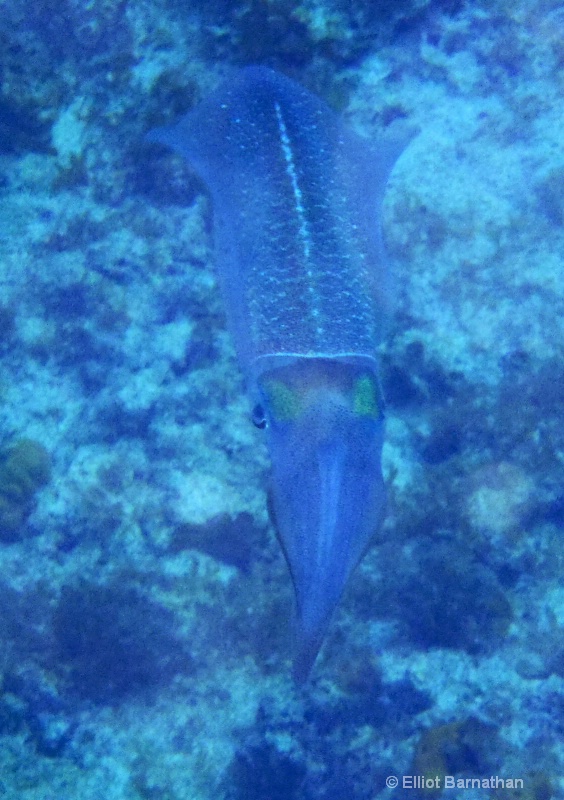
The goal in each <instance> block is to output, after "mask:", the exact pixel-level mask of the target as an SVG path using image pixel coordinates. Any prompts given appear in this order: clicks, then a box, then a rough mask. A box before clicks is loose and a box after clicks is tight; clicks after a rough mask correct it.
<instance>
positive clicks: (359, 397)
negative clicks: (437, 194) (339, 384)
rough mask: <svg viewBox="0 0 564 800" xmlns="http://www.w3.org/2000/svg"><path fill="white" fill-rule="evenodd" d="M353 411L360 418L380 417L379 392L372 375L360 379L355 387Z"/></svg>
mask: <svg viewBox="0 0 564 800" xmlns="http://www.w3.org/2000/svg"><path fill="white" fill-rule="evenodd" d="M353 411H354V413H355V414H356V415H357V416H358V417H378V416H379V414H380V408H379V406H378V391H377V388H376V384H375V381H374V379H373V378H372V377H371V376H370V375H363V376H362V377H361V378H358V380H357V381H356V383H355V385H354V394H353Z"/></svg>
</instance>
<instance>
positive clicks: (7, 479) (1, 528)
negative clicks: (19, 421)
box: [0, 439, 51, 542]
mask: <svg viewBox="0 0 564 800" xmlns="http://www.w3.org/2000/svg"><path fill="white" fill-rule="evenodd" d="M50 478H51V459H50V457H49V454H48V453H47V451H46V450H45V448H44V447H43V445H41V444H39V442H36V441H34V440H33V439H18V440H17V441H15V442H13V443H12V444H11V445H9V446H8V447H6V448H5V449H4V450H3V451H2V452H0V539H1V540H3V541H8V542H11V541H14V540H15V539H17V538H18V536H19V533H20V530H21V527H22V525H23V523H24V522H25V520H26V518H27V516H28V514H29V513H30V511H31V509H32V507H33V500H34V497H35V494H36V493H37V491H38V490H39V489H41V487H42V486H45V485H46V484H47V483H48V482H49V480H50Z"/></svg>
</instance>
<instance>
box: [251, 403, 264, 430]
mask: <svg viewBox="0 0 564 800" xmlns="http://www.w3.org/2000/svg"><path fill="white" fill-rule="evenodd" d="M251 419H252V421H253V425H254V426H255V427H256V428H266V414H265V413H264V408H263V407H262V406H261V405H260V403H258V404H257V405H256V406H255V407H254V408H253V411H252V414H251Z"/></svg>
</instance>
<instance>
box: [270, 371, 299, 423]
mask: <svg viewBox="0 0 564 800" xmlns="http://www.w3.org/2000/svg"><path fill="white" fill-rule="evenodd" d="M265 389H266V393H267V397H268V406H269V408H270V411H271V413H272V416H273V417H274V419H275V420H277V421H278V422H289V421H290V420H294V419H296V418H297V417H298V416H299V415H300V412H301V404H300V400H299V397H298V395H297V394H296V393H295V392H293V391H292V389H290V388H289V387H288V386H287V385H286V384H285V383H283V382H282V381H274V380H271V381H268V382H267V383H266V385H265Z"/></svg>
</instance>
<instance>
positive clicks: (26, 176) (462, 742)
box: [0, 0, 564, 800]
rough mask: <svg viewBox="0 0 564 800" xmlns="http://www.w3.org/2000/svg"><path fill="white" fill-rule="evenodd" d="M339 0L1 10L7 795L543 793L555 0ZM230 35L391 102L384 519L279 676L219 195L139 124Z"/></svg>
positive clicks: (556, 114)
mask: <svg viewBox="0 0 564 800" xmlns="http://www.w3.org/2000/svg"><path fill="white" fill-rule="evenodd" d="M350 5H351V4H347V3H344V2H340V0H331V2H329V0H326V2H325V3H318V4H314V3H313V2H308V3H304V4H303V5H300V6H295V5H293V4H287V3H284V2H282V0H278V2H270V3H264V2H262V0H252V1H251V2H250V3H247V4H241V5H239V4H234V3H222V2H219V0H216V1H215V2H213V3H203V2H193V3H191V4H190V5H188V6H186V4H180V3H175V2H171V1H170V0H169V1H168V2H165V0H163V1H162V2H161V3H157V2H153V3H152V4H127V3H123V2H116V3H109V2H107V0H93V2H91V3H89V4H84V3H82V2H79V0H61V2H58V3H49V2H45V3H43V4H31V5H30V7H28V6H25V7H24V6H22V4H20V3H17V2H16V1H15V0H6V2H5V3H4V5H3V8H2V15H1V17H0V45H1V50H0V52H1V53H2V56H3V57H2V60H1V70H0V210H1V217H0V219H1V225H0V281H1V290H0V333H1V335H0V349H1V354H2V360H1V381H0V387H1V400H2V402H1V403H0V795H1V796H2V797H3V798H4V797H5V798H8V800H12V798H14V799H15V798H24V800H28V799H30V800H31V798H41V799H42V800H51V798H53V800H54V799H55V798H57V800H59V799H60V798H81V799H84V800H90V798H99V797H100V796H108V795H110V794H111V795H112V797H114V798H117V800H132V799H134V800H137V798H151V799H153V798H158V800H162V799H163V798H166V800H188V799H189V800H211V799H212V798H213V800H217V799H218V798H226V800H243V798H244V799H245V800H279V799H280V800H294V798H296V799H297V798H300V799H302V798H303V799H304V800H337V799H339V800H340V799H341V798H350V800H374V799H375V798H380V797H381V798H385V797H393V798H400V797H401V798H405V797H408V798H417V797H429V796H439V791H440V790H442V793H443V796H444V797H449V796H450V797H457V798H460V799H461V798H464V800H474V798H480V799H481V798H488V799H489V798H498V797H503V798H516V797H520V796H527V797H532V798H547V797H562V796H564V784H563V783H562V780H563V779H562V776H563V775H564V748H563V747H562V744H561V741H562V738H563V737H562V733H563V722H562V720H563V715H564V588H563V587H562V577H561V576H562V574H563V567H564V554H563V549H562V532H563V528H564V494H563V489H562V485H563V482H562V474H563V465H562V458H563V457H562V454H563V452H564V434H563V431H564V425H563V424H562V422H563V417H564V408H563V404H564V353H563V350H564V344H563V342H564V295H563V292H562V285H563V280H564V268H563V261H562V253H563V252H564V246H563V245H564V241H563V240H564V233H563V230H564V228H563V223H564V200H563V197H564V192H563V188H564V151H563V149H562V132H561V131H562V124H561V119H562V78H561V64H562V57H563V50H562V37H563V35H564V14H563V13H562V8H561V6H560V5H559V4H558V3H556V2H553V3H551V2H540V0H539V2H537V3H535V2H531V1H530V0H527V2H525V0H522V2H517V3H504V2H502V0H499V1H498V2H496V3H494V4H492V3H483V4H471V5H470V6H465V5H463V4H462V3H457V2H450V3H446V2H442V3H439V2H436V3H432V2H429V3H426V4H422V3H421V2H418V3H409V2H401V3H396V4H394V6H393V9H392V10H390V9H389V8H388V5H389V4H384V3H357V4H354V6H355V7H354V10H351V8H350V7H349V6H350ZM249 63H258V64H264V65H266V66H269V67H271V68H275V69H277V70H279V71H281V72H283V73H285V74H287V75H289V76H290V77H291V78H293V79H294V80H296V81H298V82H299V83H301V84H302V85H304V86H307V88H308V89H310V90H311V91H313V92H315V93H316V94H318V95H319V96H321V97H322V98H323V99H324V100H325V102H327V103H328V104H329V105H331V106H332V107H333V108H335V109H336V110H337V111H339V113H341V114H342V115H343V118H344V120H345V122H346V124H347V125H348V126H350V127H351V128H353V129H356V130H357V131H358V132H359V133H361V134H363V135H364V136H367V137H369V138H370V137H372V138H373V139H374V140H377V139H379V138H380V137H381V136H382V135H385V134H386V133H389V132H390V130H392V129H393V126H394V124H395V125H397V124H398V123H399V124H408V125H409V126H411V127H413V128H414V129H417V130H419V134H418V136H417V137H416V138H415V139H414V140H413V141H412V143H411V144H410V146H409V148H408V149H407V150H406V152H405V153H404V154H403V155H402V157H401V159H400V160H399V161H398V163H397V165H396V167H395V169H394V172H393V174H392V177H391V180H390V184H389V186H388V190H387V193H386V197H385V201H384V220H383V225H384V235H385V240H386V245H387V250H388V253H389V261H390V273H391V290H390V294H391V298H392V299H391V303H390V305H391V313H390V319H389V322H388V325H387V329H386V334H385V337H384V340H383V343H382V345H381V349H380V353H379V358H380V360H381V363H382V373H383V375H382V382H383V390H384V395H385V397H386V400H387V429H386V443H385V446H384V453H383V461H384V473H385V481H386V486H387V493H388V497H389V500H388V513H387V518H386V522H385V524H384V527H383V529H382V531H381V532H380V533H379V534H378V536H377V537H376V538H375V541H374V544H373V546H372V547H371V549H370V550H369V551H368V553H367V554H366V556H365V558H364V560H363V562H362V563H361V565H360V567H359V568H358V570H357V571H356V573H355V574H354V575H353V578H352V580H351V583H350V586H349V589H348V591H347V593H346V594H345V597H344V598H343V601H342V603H341V606H340V609H339V611H338V613H337V615H336V616H335V618H334V620H333V622H332V625H331V628H330V631H329V634H328V636H327V639H326V641H325V644H324V647H323V649H322V651H321V654H320V657H319V659H318V661H317V663H316V665H315V667H314V670H313V672H312V674H311V678H310V680H309V681H308V682H307V683H306V684H304V685H303V686H299V687H298V686H296V685H295V683H294V682H293V680H292V678H291V655H292V628H291V619H292V586H291V579H290V577H289V575H288V572H287V568H286V565H285V562H284V558H283V555H282V553H281V551H280V548H279V546H278V543H277V541H276V538H275V531H274V525H273V523H272V521H271V520H270V519H269V513H268V508H269V501H268V472H269V464H268V458H267V454H266V450H265V447H264V441H263V438H264V432H263V431H261V430H258V429H256V428H255V427H254V426H253V425H252V424H251V422H250V413H251V408H250V404H249V401H248V400H247V398H246V394H245V391H244V385H243V379H242V377H241V375H240V373H239V370H238V367H237V364H236V361H235V356H234V350H233V345H232V342H231V340H230V337H229V334H228V333H227V330H226V325H225V318H224V311H223V307H222V302H221V298H220V294H219V290H218V286H217V279H216V274H215V272H214V259H215V252H214V248H213V215H212V207H211V203H210V200H209V198H208V196H207V195H206V192H205V188H204V186H203V185H202V183H201V182H200V181H199V180H198V179H197V177H196V176H195V175H194V174H193V173H192V172H191V170H190V168H189V167H188V166H187V165H186V164H185V163H184V162H183V161H182V160H181V159H179V158H177V157H175V156H173V155H171V154H169V153H168V152H165V151H164V150H163V149H159V148H158V147H157V146H155V145H151V144H148V143H146V142H145V140H144V135H145V133H146V131H147V130H149V129H150V128H152V127H154V126H159V125H166V124H170V123H171V122H172V121H173V120H175V119H176V118H177V117H178V116H179V115H180V114H182V113H184V112H185V111H188V110H189V109H190V108H192V107H193V106H194V104H195V103H196V102H197V101H198V100H199V99H201V98H202V97H204V96H206V95H207V94H208V93H209V92H210V91H211V90H212V89H213V88H214V87H215V86H216V85H217V84H218V83H219V82H220V81H221V80H222V79H225V78H226V77H228V76H229V75H230V74H232V72H233V70H234V69H237V68H238V67H240V66H241V65H244V64H249ZM421 776H423V777H421ZM420 778H421V780H423V783H421V780H419V779H420ZM447 778H448V779H450V778H452V779H453V780H454V781H455V782H456V781H462V782H463V783H459V784H458V785H456V783H455V785H454V787H451V785H450V784H449V783H448V781H447ZM394 779H397V781H398V784H397V788H394V786H395V784H394ZM426 779H428V780H431V781H435V783H434V784H433V788H432V789H431V794H429V788H428V791H427V792H425V791H424V781H425V780H426ZM495 780H497V783H495V782H491V781H495ZM519 780H522V781H523V790H524V791H525V795H519V794H518V792H519V790H520V785H519V783H515V782H518V781H519ZM436 781H438V783H437V782H436ZM500 781H504V782H505V785H502V784H501V783H500ZM509 781H512V782H513V783H508V782H509ZM445 784H446V788H445ZM387 787H389V788H387ZM496 787H497V788H496Z"/></svg>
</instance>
